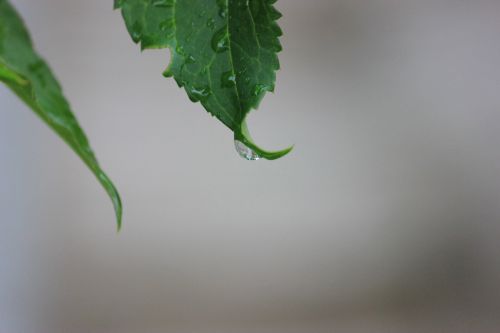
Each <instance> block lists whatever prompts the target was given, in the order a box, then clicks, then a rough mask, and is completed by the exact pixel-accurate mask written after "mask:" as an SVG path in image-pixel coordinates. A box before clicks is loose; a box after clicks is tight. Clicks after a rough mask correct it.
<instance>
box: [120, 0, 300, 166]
mask: <svg viewBox="0 0 500 333" xmlns="http://www.w3.org/2000/svg"><path fill="white" fill-rule="evenodd" d="M274 2H276V0H115V8H121V10H122V15H123V18H124V19H125V23H126V25H127V28H128V31H129V33H130V35H131V36H132V39H133V40H134V42H136V43H140V44H141V48H142V49H148V48H149V49H151V48H166V47H168V48H170V52H171V62H170V65H169V67H168V69H167V70H166V71H165V73H164V75H165V76H167V77H170V76H173V77H174V78H175V80H176V82H177V84H178V85H179V86H180V87H184V88H185V90H186V92H187V94H188V96H189V98H190V99H191V100H192V101H193V102H201V104H202V105H203V106H204V107H205V109H206V110H207V111H208V112H209V113H211V114H212V115H213V116H215V117H217V118H218V119H219V120H220V121H221V122H222V123H224V124H225V125H226V126H227V127H229V128H230V129H231V130H232V131H233V132H234V138H235V140H237V141H240V142H242V143H244V145H246V146H247V147H249V148H251V149H252V150H253V151H254V152H255V153H256V154H257V155H258V156H259V157H263V158H266V159H270V160H272V159H277V158H280V157H282V156H284V155H286V154H287V153H289V152H290V151H291V149H292V148H288V149H285V150H282V151H277V152H269V151H265V150H263V149H261V148H259V147H258V146H257V145H256V144H255V143H254V142H253V141H252V139H251V137H250V134H249V132H248V129H247V126H246V123H245V119H246V117H247V115H248V113H249V112H250V111H251V110H252V109H254V108H257V107H258V105H259V102H260V101H261V99H262V98H263V97H264V95H265V93H266V92H268V91H274V84H275V80H276V74H275V72H276V71H277V70H278V69H279V61H278V57H277V55H276V54H277V53H278V52H279V51H281V44H280V42H279V36H281V34H282V32H281V29H280V28H279V26H278V25H277V23H276V20H277V19H278V18H280V17H281V14H280V13H279V12H278V11H277V10H276V9H275V8H274V7H273V3H274ZM247 157H248V156H247Z"/></svg>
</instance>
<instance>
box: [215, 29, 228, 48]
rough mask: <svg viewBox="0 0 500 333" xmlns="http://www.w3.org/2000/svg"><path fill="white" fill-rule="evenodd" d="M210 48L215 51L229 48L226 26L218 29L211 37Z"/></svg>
mask: <svg viewBox="0 0 500 333" xmlns="http://www.w3.org/2000/svg"><path fill="white" fill-rule="evenodd" d="M212 49H213V50H214V51H215V52H217V53H222V52H224V51H226V50H227V49H229V38H228V35H227V28H226V27H224V28H222V29H220V30H219V31H217V32H216V33H215V34H214V36H213V38H212Z"/></svg>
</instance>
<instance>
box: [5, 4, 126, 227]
mask: <svg viewBox="0 0 500 333" xmlns="http://www.w3.org/2000/svg"><path fill="white" fill-rule="evenodd" d="M0 81H3V82H4V83H5V84H6V85H7V86H8V87H9V88H10V89H11V90H12V91H14V93H16V94H17V95H18V96H19V97H20V98H21V99H22V100H23V101H24V102H25V103H26V104H27V105H29V106H30V108H31V109H33V111H34V112H35V113H36V114H37V115H38V116H39V117H40V118H42V120H43V121H44V122H45V123H47V124H48V125H49V126H50V127H51V128H52V129H53V130H54V131H55V132H56V133H57V134H58V135H59V136H60V137H61V138H62V139H63V140H64V141H65V142H66V143H67V144H68V145H69V146H70V147H71V148H72V149H73V150H74V151H75V152H76V153H77V154H78V156H80V158H81V159H82V160H83V162H84V163H85V164H86V165H87V166H88V167H89V168H90V170H92V172H93V173H94V174H95V176H96V177H97V179H98V180H99V182H100V183H101V184H102V186H103V187H104V189H105V190H106V192H107V193H108V195H109V196H110V198H111V200H112V201H113V205H114V208H115V212H116V218H117V223H118V229H119V228H120V227H121V216H122V205H121V201H120V196H119V194H118V192H117V190H116V188H115V186H114V185H113V183H112V182H111V180H110V179H109V178H108V176H106V174H105V173H104V172H103V171H102V170H101V168H100V166H99V164H98V162H97V160H96V158H95V156H94V153H93V152H92V150H91V148H90V145H89V143H88V141H87V138H86V136H85V133H84V132H83V130H82V129H81V128H80V126H79V125H78V122H77V120H76V118H75V116H74V115H73V113H72V112H71V109H70V107H69V104H68V102H67V101H66V99H65V98H64V96H63V93H62V90H61V87H60V85H59V83H58V82H57V80H56V79H55V77H54V75H53V74H52V72H51V70H50V68H49V67H48V66H47V64H46V63H45V62H44V61H43V59H41V58H40V57H39V56H38V55H37V54H36V52H35V51H34V49H33V45H32V42H31V39H30V37H29V34H28V31H27V29H26V27H25V26H24V23H23V21H22V19H21V18H20V16H19V15H18V13H17V12H16V11H15V9H14V8H13V7H12V6H11V5H10V4H9V2H8V1H7V0H0Z"/></svg>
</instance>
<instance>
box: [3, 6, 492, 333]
mask: <svg viewBox="0 0 500 333" xmlns="http://www.w3.org/2000/svg"><path fill="white" fill-rule="evenodd" d="M13 3H14V5H16V7H17V8H18V9H19V11H20V12H21V14H22V15H23V16H24V18H25V20H26V23H27V25H28V26H29V28H30V30H31V32H32V35H33V38H34V40H35V43H36V46H37V49H38V50H39V51H40V53H41V54H43V56H44V57H45V58H46V59H47V60H48V61H49V63H50V64H51V66H52V68H53V70H54V71H55V73H56V75H57V76H58V78H59V79H60V81H61V83H62V84H63V86H64V89H65V93H66V95H67V97H68V98H69V100H70V101H71V104H72V106H73V109H74V111H75V113H76V114H77V116H78V118H79V120H80V122H81V124H82V126H83V127H84V129H85V130H86V132H87V134H88V136H89V138H90V140H91V143H92V145H93V148H94V150H95V151H96V153H97V155H98V157H99V159H100V161H101V164H102V166H103V167H104V169H105V170H106V171H107V172H108V173H109V175H110V176H111V178H112V179H113V180H114V181H115V183H116V185H117V186H118V188H119V190H120V191H121V194H122V197H123V201H124V207H125V215H124V228H123V231H122V232H121V233H120V234H118V235H117V234H116V230H115V224H114V215H113V210H112V206H111V203H110V202H109V200H108V198H107V197H106V195H105V193H104V191H103V190H102V189H101V188H100V186H99V185H98V183H97V181H96V180H95V179H94V178H93V176H92V175H91V173H90V172H89V171H88V170H87V169H86V168H85V167H84V165H83V164H82V163H81V162H80V161H79V159H78V158H77V157H76V156H75V155H74V154H73V153H72V151H71V150H70V149H69V148H68V147H66V146H65V145H64V144H63V143H62V141H60V140H59V139H58V138H57V136H56V135H55V134H53V133H52V132H51V131H50V130H49V129H48V128H47V127H46V126H45V125H44V124H43V123H42V122H41V121H40V120H39V119H38V118H37V117H36V116H35V115H34V114H33V113H32V112H31V111H30V110H29V109H28V108H27V107H26V106H24V105H23V104H22V103H21V102H20V101H18V100H17V98H15V97H14V95H13V94H12V93H11V92H10V91H8V90H7V89H6V88H5V87H3V86H2V87H0V168H1V169H0V171H1V172H0V332H1V333H14V332H23V333H49V332H50V333H59V332H61V333H62V332H71V333H108V332H109V333H114V332H120V333H157V332H158V333H159V332H168V333H170V332H172V333H173V332H175V333H205V332H224V333H225V332H227V333H229V332H230V333H243V332H244V333H266V332H271V333H276V332H279V333H281V332H286V333H295V332H297V333H298V332H360V333H365V332H366V333H374V332H384V333H386V332H498V331H499V330H500V259H499V254H500V245H499V244H500V224H499V222H500V221H499V217H500V149H499V148H498V147H499V144H500V93H499V92H500V2H499V1H498V0H476V1H465V0H464V1H462V0H432V1H431V0H419V1H414V0H399V1H398V0H371V1H368V0H364V1H361V0H314V1H295V0H280V1H278V3H277V7H278V8H279V9H280V11H282V12H283V14H284V17H283V18H282V19H281V20H280V24H281V26H282V28H283V30H284V31H285V36H284V37H283V39H282V42H283V45H284V52H283V53H282V54H281V63H282V70H281V71H280V72H279V74H278V82H277V89H276V94H274V95H268V96H267V98H266V99H264V101H263V103H262V104H261V107H260V109H259V110H258V111H255V112H254V113H252V115H251V117H250V128H251V130H252V134H253V136H254V138H255V140H256V142H257V143H259V144H261V145H262V146H263V147H266V148H269V149H273V148H283V147H285V146H287V145H290V144H296V149H295V151H294V152H293V153H292V154H290V155H289V156H287V157H286V158H283V159H281V160H278V161H275V162H268V161H259V162H247V161H244V160H242V159H241V158H240V157H239V156H238V155H237V154H236V152H235V151H234V149H233V143H232V136H231V133H230V132H229V131H228V130H227V129H226V128H225V127H224V126H223V125H222V124H221V123H219V122H218V121H216V120H214V119H213V118H211V117H210V116H208V114H207V113H206V112H205V111H203V109H202V108H201V106H200V105H199V104H192V103H191V102H189V100H188V98H187V96H186V95H185V93H184V92H183V91H182V90H180V89H178V88H177V86H176V84H175V83H174V81H173V80H166V79H164V78H163V77H162V76H161V72H162V70H163V69H165V67H166V65H167V64H168V61H169V53H168V51H166V50H162V51H147V52H144V53H142V54H141V53H140V51H139V49H138V47H137V46H136V45H134V44H133V43H132V42H131V40H130V38H129V36H128V34H127V32H126V30H125V27H124V24H123V22H122V19H121V16H120V13H119V12H117V11H113V10H112V9H111V7H112V1H110V0H109V1H102V0H86V1H76V0H37V1H34V0H14V1H13Z"/></svg>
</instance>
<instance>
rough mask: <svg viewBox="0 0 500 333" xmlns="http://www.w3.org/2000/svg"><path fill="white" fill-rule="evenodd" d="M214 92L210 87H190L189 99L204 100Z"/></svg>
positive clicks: (194, 101)
mask: <svg viewBox="0 0 500 333" xmlns="http://www.w3.org/2000/svg"><path fill="white" fill-rule="evenodd" d="M211 93H212V92H211V91H210V88H208V87H202V88H199V87H190V88H188V95H189V99H190V100H191V101H192V102H193V103H196V102H200V101H201V102H204V101H206V100H207V98H208V97H209V96H210V94H211Z"/></svg>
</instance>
